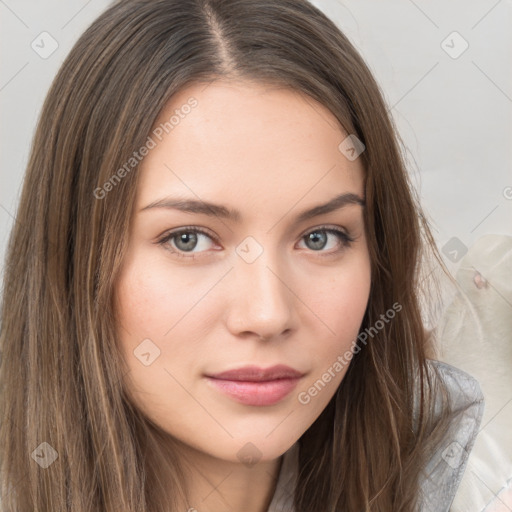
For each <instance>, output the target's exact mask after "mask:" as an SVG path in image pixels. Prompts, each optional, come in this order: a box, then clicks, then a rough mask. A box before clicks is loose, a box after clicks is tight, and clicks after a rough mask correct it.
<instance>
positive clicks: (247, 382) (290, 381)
mask: <svg viewBox="0 0 512 512" xmlns="http://www.w3.org/2000/svg"><path fill="white" fill-rule="evenodd" d="M303 376H304V374H303V373H301V372H299V371H298V370H295V369H294V368H290V367H289V366H286V365H276V366H272V367H270V368H265V369H264V368H259V367H257V366H246V367H244V368H238V369H236V370H228V371H225V372H221V373H216V374H214V375H206V379H207V382H208V384H209V385H211V386H212V387H213V388H214V389H215V390H217V391H220V392H221V393H223V394H224V395H227V396H228V397H229V398H231V399H232V400H235V401H236V402H238V403H241V404H244V405H250V406H269V405H274V404H277V403H278V402H280V401H281V400H283V399H284V398H285V397H286V396H288V395H289V394H290V393H291V392H292V391H293V389H294V388H295V387H296V386H297V384H298V383H299V380H300V379H301V378H302V377H303Z"/></svg>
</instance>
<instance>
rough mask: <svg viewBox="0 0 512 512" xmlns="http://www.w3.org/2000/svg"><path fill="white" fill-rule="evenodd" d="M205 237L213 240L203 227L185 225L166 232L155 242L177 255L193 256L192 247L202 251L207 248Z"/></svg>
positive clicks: (183, 256)
mask: <svg viewBox="0 0 512 512" xmlns="http://www.w3.org/2000/svg"><path fill="white" fill-rule="evenodd" d="M205 239H210V240H213V238H212V237H211V236H210V235H209V234H208V233H207V232H206V231H205V230H203V229H200V228H196V227H185V228H180V229H179V230H177V231H172V232H170V233H167V234H166V235H165V236H164V237H163V238H161V239H160V240H158V241H157V243H158V244H160V245H162V246H164V247H165V248H166V249H168V250H169V251H171V252H172V253H174V254H176V255H177V256H179V257H182V258H195V256H194V252H193V251H194V249H196V248H199V250H198V251H195V252H202V250H207V249H208V243H207V242H205ZM171 242H172V243H171ZM183 253H189V254H183Z"/></svg>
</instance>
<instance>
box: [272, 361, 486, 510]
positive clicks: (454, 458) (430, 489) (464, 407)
mask: <svg viewBox="0 0 512 512" xmlns="http://www.w3.org/2000/svg"><path fill="white" fill-rule="evenodd" d="M428 363H429V367H430V370H434V369H437V374H438V375H439V376H440V378H442V379H443V381H444V382H445V383H446V387H447V389H448V392H449V394H450V398H451V401H452V406H453V409H454V416H453V420H452V423H451V426H450V428H449V430H448V432H447V433H446V435H445V439H444V442H443V443H442V445H441V446H440V448H439V449H438V451H437V452H435V453H434V454H432V456H431V458H430V459H429V461H428V463H427V465H426V467H425V471H426V474H427V475H428V477H426V478H425V479H423V480H422V482H421V497H420V507H419V510H420V511H421V512H431V511H432V512H448V511H449V510H450V505H451V503H452V501H453V499H454V497H455V493H456V491H457V488H458V486H459V484H460V481H461V479H462V475H463V474H464V471H465V469H466V464H467V460H468V456H469V453H470V452H471V449H472V448H473V444H474V442H475V438H476V436H477V434H478V429H479V426H480V423H481V420H482V415H483V412H484V397H483V395H482V391H481V389H480V385H479V384H478V381H477V380H476V379H474V378H473V377H472V376H470V375H469V374H467V373H466V372H463V371H462V370H460V369H458V368H455V367H454V366H451V365H448V364H446V363H442V362H440V361H434V360H429V361H428ZM439 403H440V401H438V402H437V404H439ZM437 411H439V408H438V409H437ZM298 448H299V445H298V442H296V443H295V444H294V445H293V446H292V447H291V448H290V449H289V450H288V451H287V452H286V453H285V454H284V458H283V462H282V466H281V471H280V473H279V478H278V482H277V487H276V491H275V493H274V496H273V499H272V502H271V503H270V506H269V508H268V512H294V507H293V493H294V489H295V485H296V482H297V472H298V455H299V453H298V452H299V450H298Z"/></svg>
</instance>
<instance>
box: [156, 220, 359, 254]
mask: <svg viewBox="0 0 512 512" xmlns="http://www.w3.org/2000/svg"><path fill="white" fill-rule="evenodd" d="M330 236H331V237H333V238H335V239H337V241H335V242H334V247H335V249H334V250H333V251H328V252H327V251H323V249H325V248H326V247H327V246H328V245H331V246H332V245H333V244H332V243H331V244H329V243H328V242H329V238H330ZM208 240H210V241H214V238H213V237H212V236H211V235H210V234H209V233H208V232H207V231H205V230H203V229H201V228H198V227H183V228H180V229H178V230H176V231H171V232H170V233H167V234H165V235H164V236H163V237H162V238H161V239H160V240H158V241H157V242H156V243H157V244H159V245H161V246H163V247H164V248H165V249H167V250H168V251H171V252H172V253H173V254H176V255H177V256H178V257H180V258H190V259H194V258H196V256H195V254H196V253H201V252H204V251H206V250H208V245H209V244H208ZM302 240H305V242H306V245H307V247H308V248H309V249H311V250H312V251H313V252H319V253H321V254H320V255H321V256H332V255H334V254H338V253H339V252H341V251H343V250H344V249H346V248H347V247H349V246H350V244H351V243H352V242H353V241H354V239H353V238H351V237H350V236H349V235H348V234H347V233H346V232H345V231H343V230H342V229H340V228H333V227H327V226H320V227H318V228H315V229H314V230H313V231H310V232H309V233H307V234H306V235H304V236H303V237H302V238H301V241H302ZM336 247H337V248H336ZM327 248H329V247H327ZM195 249H198V250H195Z"/></svg>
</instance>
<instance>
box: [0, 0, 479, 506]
mask: <svg viewBox="0 0 512 512" xmlns="http://www.w3.org/2000/svg"><path fill="white" fill-rule="evenodd" d="M422 230H423V231H422ZM422 234H423V235H424V241H425V244H424V245H425V248H427V249H429V250H431V251H433V253H434V254H436V251H435V247H434V244H433V241H432V237H431V236H430V234H429V230H428V226H427V224H426V223H425V222H424V221H423V217H422V216H421V212H420V208H419V206H418V204H417V201H416V200H415V199H414V195H413V191H412V189H411V187H410V184H409V182H408V178H407V173H406V170H405V167H404V164H403V162H402V160H401V157H400V153H399V149H398V144H397V136H396V134H395V131H394V128H393V125H392V123H391V120H390V118H389V117H388V115H387V112H386V106H385V104H384V102H383V99H382V97H381V95H380V92H379V89H378V86H377V84H376V83H375V81H374V79H373V78H372V76H371V74H370V72H369V70H368V68H367V67H366V65H365V64H364V62H363V60H362V59H361V57H360V56H359V55H358V53H357V52H356V51H355V49H354V48H353V46H352V45H351V44H350V42H349V41H348V40H347V39H346V37H345V36H344V35H343V34H341V33H340V31H339V30H338V29H337V28H336V26H335V25H334V24H333V23H332V22H331V21H329V20H328V19H327V18H326V17H325V16H324V15H323V14H322V13H321V12H320V11H318V10H317V9H316V8H314V7H313V6H311V5H310V4H308V3H307V2H305V1H295V0H294V1H291V0H280V1H278V2H276V1H270V0H263V1H252V0H251V1H249V0H244V1H240V0H238V1H236V0H232V1H208V0H194V1H190V2H186V3H184V2H178V1H173V0H158V1H149V0H123V1H122V2H118V3H116V4H114V5H113V6H112V7H111V8H109V9H108V10H107V11H106V12H105V13H104V14H102V15H101V16H100V17H99V18H98V19H97V20H96V21H95V22H94V23H93V24H92V26H91V27H90V28H89V29H88V30H87V31H86V32H85V33H84V35H83V36H82V37H81V38H80V40H79V41H78V42H77V44H76V45H75V47H74V48H73V49H72V51H71V53H70V54H69V56H68V58H67V59H66V61H65V62H64V64H63V66H62V69H61V70H60V71H59V74H58V75H57V77H56V79H55V81H54V83H53V85H52V87H51V90H50V91H49V94H48V97H47V100H46V102H45V105H44V108H43V111H42V114H41V119H40V122H39V125H38V127H37V132H36V135H35V140H34V146H33V148H32V153H31V157H30V161H29V164H28V169H27V173H26V177H25V183H24V187H23V193H22V196H21V200H20V205H19V210H18V215H17V223H16V225H15V227H14V228H13V232H12V235H11V239H10V245H9V251H8V256H7V263H6V271H5V285H4V296H3V309H2V335H1V336H2V337H1V344H2V363H3V364H2V366H1V369H0V379H1V383H2V398H1V412H2V414H1V417H2V425H1V431H0V438H1V442H2V470H3V471H2V474H3V475H4V476H3V479H2V497H1V499H2V504H3V510H6V511H11V510H12V511H14V510H16V511H22V510H23V511H24V510H27V511H28V510H30V511H32V510H52V511H64V510H73V511H80V512H81V511H89V510H91V511H92V510H95V511H96V510H102V511H109V512H110V511H117V510H119V511H123V512H128V511H134V512H135V511H148V512H149V511H151V512H153V511H164V510H165V511H181V510H189V511H193V510H197V511H199V512H203V511H208V512H216V511H219V510H234V511H241V510H243V511H244V512H252V511H254V512H256V511H258V512H261V511H267V510H269V511H278V510H295V512H310V511H312V510H321V511H338V510H340V511H341V510H350V511H355V510H371V511H390V510H393V511H406V510H407V511H409V510H430V509H432V510H436V511H439V510H448V507H449V505H450V502H451V500H452V499H453V496H454V493H455V490H456V488H457V485H458V483H459V482H460V478H461V476H462V473H463V471H464V468H465V463H466V459H467V453H468V452H469V451H470V450H471V448H472V445H473V442H474V438H475V436H476V433H477V430H478V426H479V422H480V418H481V413H482V404H483V399H482V396H481V393H480V390H479V387H478V384H477V382H476V381H475V380H474V379H472V378H471V377H470V376H468V375H466V374H464V373H463V372H461V371H459V370H457V369H455V368H452V367H449V366H447V365H442V364H441V363H438V362H435V361H431V360H429V359H427V353H428V348H429V344H428V338H427V334H426V332H425V329H424V328H423V325H422V321H421V314H420V306H419V286H420V281H419V270H420V267H419V266H420V263H421V261H422V258H421V256H422V247H423V246H422V238H421V235H422ZM27 454H30V457H27Z"/></svg>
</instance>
